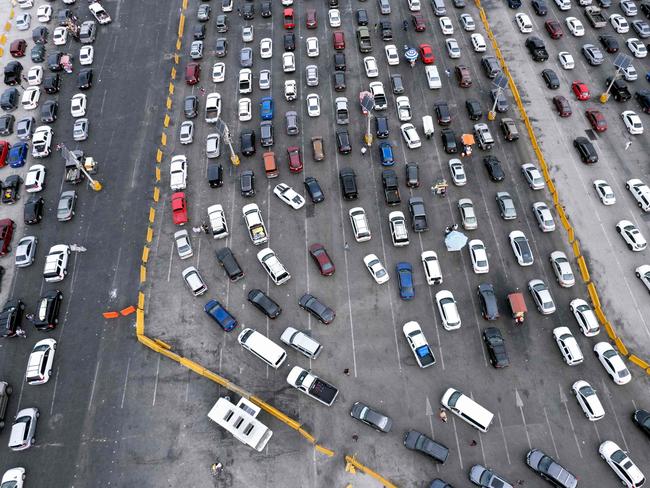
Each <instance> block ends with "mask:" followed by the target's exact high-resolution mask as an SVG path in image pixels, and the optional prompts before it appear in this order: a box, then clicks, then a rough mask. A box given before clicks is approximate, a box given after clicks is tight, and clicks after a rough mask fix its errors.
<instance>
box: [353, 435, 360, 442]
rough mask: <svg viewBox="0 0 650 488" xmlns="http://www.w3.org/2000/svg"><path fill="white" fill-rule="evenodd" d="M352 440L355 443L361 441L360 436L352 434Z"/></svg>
mask: <svg viewBox="0 0 650 488" xmlns="http://www.w3.org/2000/svg"><path fill="white" fill-rule="evenodd" d="M352 440H353V441H354V442H357V441H358V440H359V436H358V435H357V434H352Z"/></svg>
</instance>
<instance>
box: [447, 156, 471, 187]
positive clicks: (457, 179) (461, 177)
mask: <svg viewBox="0 0 650 488" xmlns="http://www.w3.org/2000/svg"><path fill="white" fill-rule="evenodd" d="M449 171H450V172H451V181H452V182H453V183H454V185H456V186H465V185H466V184H467V173H465V165H464V164H463V162H462V161H461V160H460V159H455V158H454V159H450V160H449Z"/></svg>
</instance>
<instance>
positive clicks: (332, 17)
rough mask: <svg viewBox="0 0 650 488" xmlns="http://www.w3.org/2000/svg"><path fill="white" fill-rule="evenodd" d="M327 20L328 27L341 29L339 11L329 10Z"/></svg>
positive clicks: (335, 9)
mask: <svg viewBox="0 0 650 488" xmlns="http://www.w3.org/2000/svg"><path fill="white" fill-rule="evenodd" d="M327 18H328V19H329V22H330V27H341V12H339V9H337V8H331V9H329V11H328V12H327Z"/></svg>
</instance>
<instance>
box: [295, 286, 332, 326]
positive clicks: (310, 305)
mask: <svg viewBox="0 0 650 488" xmlns="http://www.w3.org/2000/svg"><path fill="white" fill-rule="evenodd" d="M298 305H299V306H300V308H302V309H303V310H306V311H307V312H309V313H310V314H312V315H313V316H314V317H316V318H317V319H318V320H320V321H321V322H322V323H324V324H325V325H327V324H329V323H331V322H332V321H333V320H334V318H335V317H336V314H335V313H334V310H332V309H331V308H329V307H328V306H327V305H325V304H324V303H323V302H321V301H320V300H318V298H316V297H315V296H314V295H310V294H309V293H305V294H304V295H303V296H301V297H300V301H299V302H298Z"/></svg>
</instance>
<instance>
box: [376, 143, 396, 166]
mask: <svg viewBox="0 0 650 488" xmlns="http://www.w3.org/2000/svg"><path fill="white" fill-rule="evenodd" d="M379 157H380V158H381V165H382V166H392V165H394V164H395V159H394V158H393V146H391V145H390V143H389V142H382V143H381V144H379Z"/></svg>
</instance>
